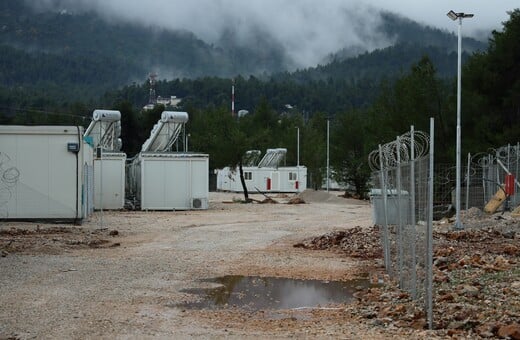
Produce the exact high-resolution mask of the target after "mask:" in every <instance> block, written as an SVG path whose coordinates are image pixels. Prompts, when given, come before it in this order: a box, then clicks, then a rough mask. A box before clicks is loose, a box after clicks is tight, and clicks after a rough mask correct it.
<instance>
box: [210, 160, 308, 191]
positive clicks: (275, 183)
mask: <svg viewBox="0 0 520 340" xmlns="http://www.w3.org/2000/svg"><path fill="white" fill-rule="evenodd" d="M242 170H243V171H244V179H245V183H246V187H247V190H248V192H256V191H257V189H258V190H259V191H261V192H301V191H303V190H305V189H307V167H305V166H294V167H279V168H270V167H243V168H242ZM217 190H220V191H232V192H243V188H242V183H241V182H240V173H239V170H238V168H236V169H234V170H233V171H232V170H231V169H230V168H229V167H226V168H224V169H220V170H217Z"/></svg>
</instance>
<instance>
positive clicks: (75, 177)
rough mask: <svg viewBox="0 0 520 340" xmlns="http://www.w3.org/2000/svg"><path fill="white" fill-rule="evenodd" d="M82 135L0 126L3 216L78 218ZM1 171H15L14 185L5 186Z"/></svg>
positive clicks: (71, 131)
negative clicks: (73, 148) (72, 145)
mask: <svg viewBox="0 0 520 340" xmlns="http://www.w3.org/2000/svg"><path fill="white" fill-rule="evenodd" d="M82 133H83V131H82V129H79V131H78V128H77V127H74V126H69V127H55V126H49V127H44V126H39V127H24V126H8V127H6V126H0V153H1V155H2V159H3V161H2V164H0V171H2V172H3V174H2V176H0V177H2V178H3V180H2V182H1V183H0V190H2V193H3V194H2V195H1V196H2V197H5V198H7V202H5V201H6V199H5V198H4V199H3V203H2V202H0V206H1V207H0V210H1V211H2V215H3V217H4V218H9V219H43V218H46V219H80V218H81V217H82V215H83V214H82V201H81V200H82V191H81V189H82V188H81V186H82V181H83V177H82V176H83V166H82V164H83V152H82V148H83V143H82V141H81V139H80V138H81V135H82ZM67 143H77V144H79V147H80V150H79V152H78V153H74V152H69V151H67ZM9 169H10V170H9ZM5 171H15V172H16V174H17V175H18V176H17V180H16V182H15V183H11V184H10V185H6V183H5V178H4V176H3V175H4V174H5ZM10 173H11V172H8V174H10Z"/></svg>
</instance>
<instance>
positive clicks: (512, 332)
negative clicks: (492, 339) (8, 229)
mask: <svg viewBox="0 0 520 340" xmlns="http://www.w3.org/2000/svg"><path fill="white" fill-rule="evenodd" d="M497 335H498V336H499V337H501V338H507V337H509V338H511V339H515V340H520V324H517V323H514V324H510V325H504V326H501V327H500V328H498V331H497Z"/></svg>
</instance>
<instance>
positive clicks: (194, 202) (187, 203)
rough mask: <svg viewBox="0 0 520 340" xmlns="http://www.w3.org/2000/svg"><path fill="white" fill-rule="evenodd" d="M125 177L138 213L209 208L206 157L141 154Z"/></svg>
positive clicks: (193, 154) (199, 155)
mask: <svg viewBox="0 0 520 340" xmlns="http://www.w3.org/2000/svg"><path fill="white" fill-rule="evenodd" d="M128 174H129V176H130V177H131V178H130V181H129V182H130V183H132V184H131V186H132V187H134V188H135V196H136V199H137V201H138V202H140V206H141V210H191V209H207V208H208V200H209V176H208V175H209V156H208V155H206V154H196V153H165V152H158V153H155V152H141V153H140V154H139V155H138V156H137V158H136V159H134V161H133V162H132V164H131V165H130V169H129V171H128Z"/></svg>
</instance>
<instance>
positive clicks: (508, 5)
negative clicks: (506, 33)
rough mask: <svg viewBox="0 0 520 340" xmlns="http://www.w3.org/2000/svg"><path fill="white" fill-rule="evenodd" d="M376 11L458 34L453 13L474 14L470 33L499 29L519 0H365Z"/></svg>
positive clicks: (468, 25)
mask: <svg viewBox="0 0 520 340" xmlns="http://www.w3.org/2000/svg"><path fill="white" fill-rule="evenodd" d="M364 2H365V3H369V4H371V5H373V6H374V7H377V8H384V9H387V10H390V11H392V12H395V13H399V14H402V15H403V16H406V17H408V18H410V19H413V20H415V21H418V22H423V23H427V24H429V25H431V26H435V27H440V28H446V29H448V30H450V31H453V32H456V30H457V25H456V24H454V22H453V21H451V20H450V19H449V18H448V17H447V16H446V13H448V12H449V11H450V10H454V11H455V12H465V13H472V14H475V17H473V18H472V19H467V20H464V22H463V30H464V31H465V32H467V33H470V34H471V33H474V32H476V31H481V30H484V31H491V30H492V29H500V28H501V27H502V25H501V23H502V22H503V21H506V20H507V19H508V18H509V16H508V15H507V11H511V10H513V9H515V8H520V1H519V0H455V1H453V0H436V1H431V0H426V1H421V0H415V1H414V0H364Z"/></svg>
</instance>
